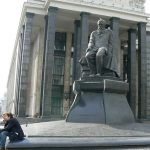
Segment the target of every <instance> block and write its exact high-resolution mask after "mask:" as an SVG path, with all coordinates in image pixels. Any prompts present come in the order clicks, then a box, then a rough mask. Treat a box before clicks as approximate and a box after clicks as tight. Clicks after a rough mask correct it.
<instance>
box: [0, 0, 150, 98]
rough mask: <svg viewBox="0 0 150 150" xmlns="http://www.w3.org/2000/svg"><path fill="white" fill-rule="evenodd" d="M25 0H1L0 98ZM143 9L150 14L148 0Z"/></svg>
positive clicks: (4, 87) (3, 89) (3, 91)
mask: <svg viewBox="0 0 150 150" xmlns="http://www.w3.org/2000/svg"><path fill="white" fill-rule="evenodd" d="M25 1H26V0H2V1H1V5H0V19H1V22H0V99H1V98H2V97H3V96H4V93H6V87H7V79H8V74H9V69H10V63H11V58H12V53H13V48H14V43H15V39H16V34H17V29H18V25H19V19H20V15H21V10H22V6H23V3H24V2H25ZM145 11H146V12H147V13H149V14H150V0H146V3H145Z"/></svg>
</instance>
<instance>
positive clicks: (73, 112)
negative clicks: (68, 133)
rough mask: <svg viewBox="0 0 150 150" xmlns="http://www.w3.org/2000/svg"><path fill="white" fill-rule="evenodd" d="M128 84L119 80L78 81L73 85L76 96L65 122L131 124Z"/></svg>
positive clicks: (132, 118) (132, 117)
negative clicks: (127, 97) (127, 96)
mask: <svg viewBox="0 0 150 150" xmlns="http://www.w3.org/2000/svg"><path fill="white" fill-rule="evenodd" d="M128 89H129V86H128V83H125V82H123V81H119V80H111V79H102V78H100V79H99V80H97V81H94V80H79V81H75V83H74V89H73V90H74V92H75V94H76V96H75V99H74V102H73V104H72V106H71V109H70V111H69V113H68V115H67V118H66V121H67V122H78V123H103V124H112V123H117V124H120V123H132V122H134V116H133V113H132V111H131V109H130V106H129V104H128V102H127V99H126V94H127V92H128Z"/></svg>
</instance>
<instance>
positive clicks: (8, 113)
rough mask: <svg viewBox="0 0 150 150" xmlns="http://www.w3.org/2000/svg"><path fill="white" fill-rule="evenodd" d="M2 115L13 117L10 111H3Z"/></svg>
mask: <svg viewBox="0 0 150 150" xmlns="http://www.w3.org/2000/svg"><path fill="white" fill-rule="evenodd" d="M3 115H7V116H8V117H10V118H13V114H12V113H11V112H5V113H3Z"/></svg>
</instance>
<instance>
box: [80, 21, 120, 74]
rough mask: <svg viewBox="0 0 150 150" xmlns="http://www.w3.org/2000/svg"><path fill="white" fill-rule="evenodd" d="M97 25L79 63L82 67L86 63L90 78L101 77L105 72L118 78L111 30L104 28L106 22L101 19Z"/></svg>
mask: <svg viewBox="0 0 150 150" xmlns="http://www.w3.org/2000/svg"><path fill="white" fill-rule="evenodd" d="M97 25H98V29H97V30H96V31H93V32H92V33H91V35H90V40H89V44H88V48H87V50H86V54H85V56H84V57H82V58H81V60H80V61H79V62H80V64H81V66H82V65H83V64H84V65H85V61H87V65H88V67H89V69H90V76H95V75H98V76H102V75H103V74H104V73H105V72H111V73H114V74H115V76H118V73H117V72H118V71H117V63H116V56H115V55H114V52H113V33H112V30H110V29H106V28H105V26H106V22H105V20H103V19H99V20H98V22H97ZM85 59H86V60H85ZM83 62H84V63H83ZM82 67H83V66H82Z"/></svg>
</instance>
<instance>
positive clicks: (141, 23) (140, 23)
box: [137, 22, 147, 26]
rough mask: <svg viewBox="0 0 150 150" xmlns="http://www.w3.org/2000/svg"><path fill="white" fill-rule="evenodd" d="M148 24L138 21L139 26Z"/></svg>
mask: <svg viewBox="0 0 150 150" xmlns="http://www.w3.org/2000/svg"><path fill="white" fill-rule="evenodd" d="M146 24H147V23H146V22H138V23H137V26H146Z"/></svg>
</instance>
